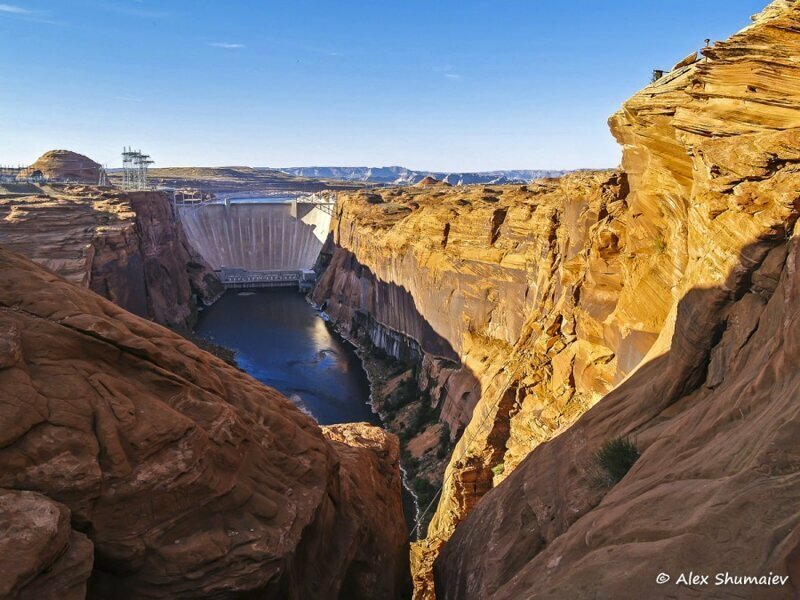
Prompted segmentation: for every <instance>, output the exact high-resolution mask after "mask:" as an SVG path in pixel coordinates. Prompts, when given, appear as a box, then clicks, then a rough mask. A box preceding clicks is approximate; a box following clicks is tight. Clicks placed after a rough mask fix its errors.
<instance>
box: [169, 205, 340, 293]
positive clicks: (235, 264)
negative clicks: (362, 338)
mask: <svg viewBox="0 0 800 600" xmlns="http://www.w3.org/2000/svg"><path fill="white" fill-rule="evenodd" d="M332 208H333V204H332V203H319V202H304V201H298V200H296V199H295V200H289V201H285V202H257V201H238V202H224V203H216V202H214V203H202V204H193V205H192V204H187V205H177V206H176V210H177V213H178V216H179V218H180V220H181V222H182V224H183V228H184V230H185V231H186V235H187V236H188V238H189V241H190V242H191V243H192V245H193V246H194V248H195V249H196V250H197V251H198V252H199V253H200V254H201V255H202V256H203V258H205V259H206V261H208V263H209V264H210V265H211V267H213V268H214V269H215V270H217V271H219V272H220V274H221V278H222V280H223V283H225V284H226V287H272V286H277V285H281V284H284V285H292V283H293V282H297V283H300V284H301V286H302V281H303V279H304V277H303V273H304V272H307V271H308V270H309V269H311V268H312V267H313V266H314V263H315V262H316V260H317V257H318V256H319V252H320V250H321V249H322V245H323V244H324V242H325V239H326V237H327V235H328V229H329V227H330V221H331V213H332V212H333V210H332ZM259 284H261V285H259Z"/></svg>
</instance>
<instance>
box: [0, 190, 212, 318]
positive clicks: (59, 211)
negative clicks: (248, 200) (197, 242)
mask: <svg viewBox="0 0 800 600" xmlns="http://www.w3.org/2000/svg"><path fill="white" fill-rule="evenodd" d="M41 189H42V193H41V194H39V195H36V196H30V195H25V196H14V195H8V196H2V195H0V244H2V245H4V246H6V247H7V248H10V249H12V250H15V251H17V252H21V253H23V254H25V255H26V256H29V257H30V258H32V259H33V260H35V261H36V262H38V263H40V264H43V265H44V266H46V267H47V268H49V269H50V270H52V271H53V272H55V273H57V274H59V275H62V276H64V277H65V278H66V279H68V280H69V281H72V282H74V283H79V284H82V285H85V286H87V287H89V288H91V289H93V290H94V291H96V292H98V293H99V294H101V295H102V296H105V297H106V298H109V299H110V300H113V301H114V302H116V303H117V304H118V305H120V306H121V307H123V308H125V309H127V310H129V311H131V312H133V313H135V314H138V315H140V316H143V317H147V318H150V319H153V320H155V321H157V322H159V323H162V324H164V325H168V326H170V327H179V328H184V327H187V326H191V324H192V322H193V320H194V316H195V310H196V303H197V300H198V299H199V300H200V301H203V302H212V301H214V300H216V298H217V297H218V296H219V294H221V293H222V286H221V284H220V283H219V281H218V279H217V277H216V276H215V275H214V272H213V271H212V270H211V269H210V267H208V265H207V264H206V263H205V261H204V260H203V259H202V258H201V257H200V256H199V255H198V254H197V252H195V250H194V249H193V248H192V246H191V245H190V244H189V242H188V241H187V239H186V235H185V233H184V231H183V229H182V227H181V225H180V223H179V222H178V221H177V220H176V219H175V217H174V216H173V214H172V209H171V206H170V202H169V199H168V198H167V196H166V195H164V194H162V193H160V192H125V193H123V192H118V191H112V190H107V189H102V188H96V187H89V186H86V187H77V186H71V187H63V186H42V188H41Z"/></svg>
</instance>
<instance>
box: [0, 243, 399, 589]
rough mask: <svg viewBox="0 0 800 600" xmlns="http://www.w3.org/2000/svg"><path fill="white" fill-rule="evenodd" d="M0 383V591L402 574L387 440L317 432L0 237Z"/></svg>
mask: <svg viewBox="0 0 800 600" xmlns="http://www.w3.org/2000/svg"><path fill="white" fill-rule="evenodd" d="M0 390H2V394H0V432H1V433H0V437H1V438H2V439H0V532H3V535H2V536H0V538H2V541H0V558H1V559H2V563H3V565H4V568H3V572H2V574H0V593H2V594H3V596H4V597H11V598H26V599H28V598H29V599H33V598H44V597H48V598H49V597H56V596H58V597H64V598H67V599H71V598H82V597H83V595H84V592H85V591H86V590H87V589H88V594H89V597H92V598H112V597H113V598H142V597H147V598H190V597H192V598H197V597H202V598H232V597H254V598H255V597H258V598H297V599H300V598H303V599H305V598H334V597H342V598H378V597H380V598H395V597H402V596H403V595H404V590H405V589H406V588H407V583H410V581H409V575H408V545H407V539H406V532H405V525H404V522H403V513H402V506H401V501H400V472H399V468H398V459H399V447H398V442H397V439H396V438H395V437H394V436H391V435H389V434H386V433H385V432H383V431H382V430H380V429H377V428H374V427H371V426H369V425H366V424H351V425H341V426H335V427H329V428H326V429H325V430H321V429H320V427H319V426H318V425H317V424H316V423H315V422H314V421H313V419H311V418H310V417H308V416H306V415H304V414H303V413H302V412H301V411H299V410H298V409H297V408H296V407H295V406H294V404H293V403H292V402H290V401H289V400H288V399H286V398H284V397H283V396H282V395H281V394H279V393H278V392H276V391H275V390H273V389H271V388H268V387H266V386H264V385H262V384H260V383H259V382H257V381H256V380H254V379H252V378H251V377H250V376H248V375H246V374H245V373H243V372H241V371H239V370H238V369H236V368H233V367H231V366H230V365H228V364H226V363H224V362H223V361H221V360H219V359H217V358H215V357H213V356H212V355H210V354H208V353H206V352H203V351H202V350H200V349H198V348H197V347H196V346H194V345H193V344H191V343H190V342H188V341H186V340H185V339H184V338H182V337H181V336H179V335H177V334H175V333H173V332H171V331H170V330H168V329H166V328H163V327H161V326H159V325H156V324H154V323H152V322H150V321H147V320H144V319H141V318H139V317H136V316H134V315H132V314H130V313H128V312H127V311H125V310H123V309H122V308H120V307H118V306H117V305H115V304H113V303H111V302H109V301H107V300H105V299H103V298H101V297H100V296H98V295H97V294H94V293H92V292H91V291H90V290H88V289H86V288H85V287H84V286H81V285H76V284H74V283H70V282H67V281H65V280H64V279H62V278H61V277H59V276H57V275H55V274H53V273H51V272H50V271H47V270H45V269H44V268H42V267H41V266H38V265H36V264H35V263H33V262H31V261H30V260H28V259H26V258H24V257H22V256H21V255H18V254H15V253H12V252H9V251H8V250H5V249H0ZM90 574H91V575H90ZM87 577H88V578H89V579H88V582H87Z"/></svg>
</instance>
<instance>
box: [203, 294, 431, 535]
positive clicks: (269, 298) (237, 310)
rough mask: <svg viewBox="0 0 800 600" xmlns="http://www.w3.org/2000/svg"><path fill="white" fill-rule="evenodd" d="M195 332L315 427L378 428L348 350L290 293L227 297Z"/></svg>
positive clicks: (410, 510)
mask: <svg viewBox="0 0 800 600" xmlns="http://www.w3.org/2000/svg"><path fill="white" fill-rule="evenodd" d="M195 332H196V333H197V334H198V335H200V336H202V337H205V338H207V339H209V340H211V341H213V342H215V343H217V344H221V345H223V346H226V347H228V348H230V349H231V350H234V351H235V352H236V362H237V363H238V364H239V367H241V368H242V369H243V370H244V371H246V372H247V373H249V374H250V375H252V376H253V377H255V378H256V379H258V380H259V381H261V382H263V383H265V384H267V385H269V386H272V387H274V388H275V389H277V390H279V391H280V392H282V393H283V394H284V395H286V396H287V397H288V398H290V399H291V400H292V401H293V402H294V403H295V404H296V405H297V406H298V407H300V409H301V410H303V411H304V412H306V413H308V414H310V415H311V416H313V417H314V418H315V419H316V420H317V422H319V423H320V424H321V425H332V424H335V423H353V422H359V421H365V422H367V423H371V424H373V425H377V426H380V425H381V421H380V417H379V416H378V415H377V414H375V413H374V412H373V411H372V407H371V406H370V404H369V394H370V390H369V381H367V376H366V373H365V372H364V369H363V367H362V366H361V360H360V359H359V358H358V356H356V353H355V351H354V349H353V347H352V346H351V345H350V344H348V343H347V342H346V341H345V340H343V339H342V338H341V337H340V336H338V335H337V334H336V332H334V331H333V330H332V329H331V327H330V326H329V325H328V324H327V323H326V322H325V320H324V319H323V318H322V317H321V316H320V314H319V312H318V311H316V310H315V309H314V308H313V307H312V306H311V305H310V304H309V303H308V302H306V300H305V298H304V297H303V296H302V295H301V294H299V293H298V292H297V291H294V290H289V289H271V290H259V291H255V292H239V293H236V292H227V293H226V294H225V295H224V296H223V297H222V298H220V299H219V300H218V301H217V302H215V303H214V304H213V305H212V306H210V307H208V308H206V309H204V310H203V311H201V313H200V316H199V318H198V322H197V326H196V327H195ZM403 510H404V512H405V515H406V522H407V523H413V521H414V517H415V507H414V499H413V497H412V496H411V494H410V493H409V492H408V490H406V489H405V487H404V488H403Z"/></svg>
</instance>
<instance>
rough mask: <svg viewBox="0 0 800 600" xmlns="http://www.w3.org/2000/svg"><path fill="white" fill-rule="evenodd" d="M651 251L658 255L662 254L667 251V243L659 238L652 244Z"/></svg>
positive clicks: (662, 237)
mask: <svg viewBox="0 0 800 600" xmlns="http://www.w3.org/2000/svg"><path fill="white" fill-rule="evenodd" d="M653 249H654V250H655V251H656V252H658V253H659V254H664V252H666V251H667V241H666V240H665V239H664V236H663V235H661V236H659V237H658V238H657V239H656V241H655V242H653Z"/></svg>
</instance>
